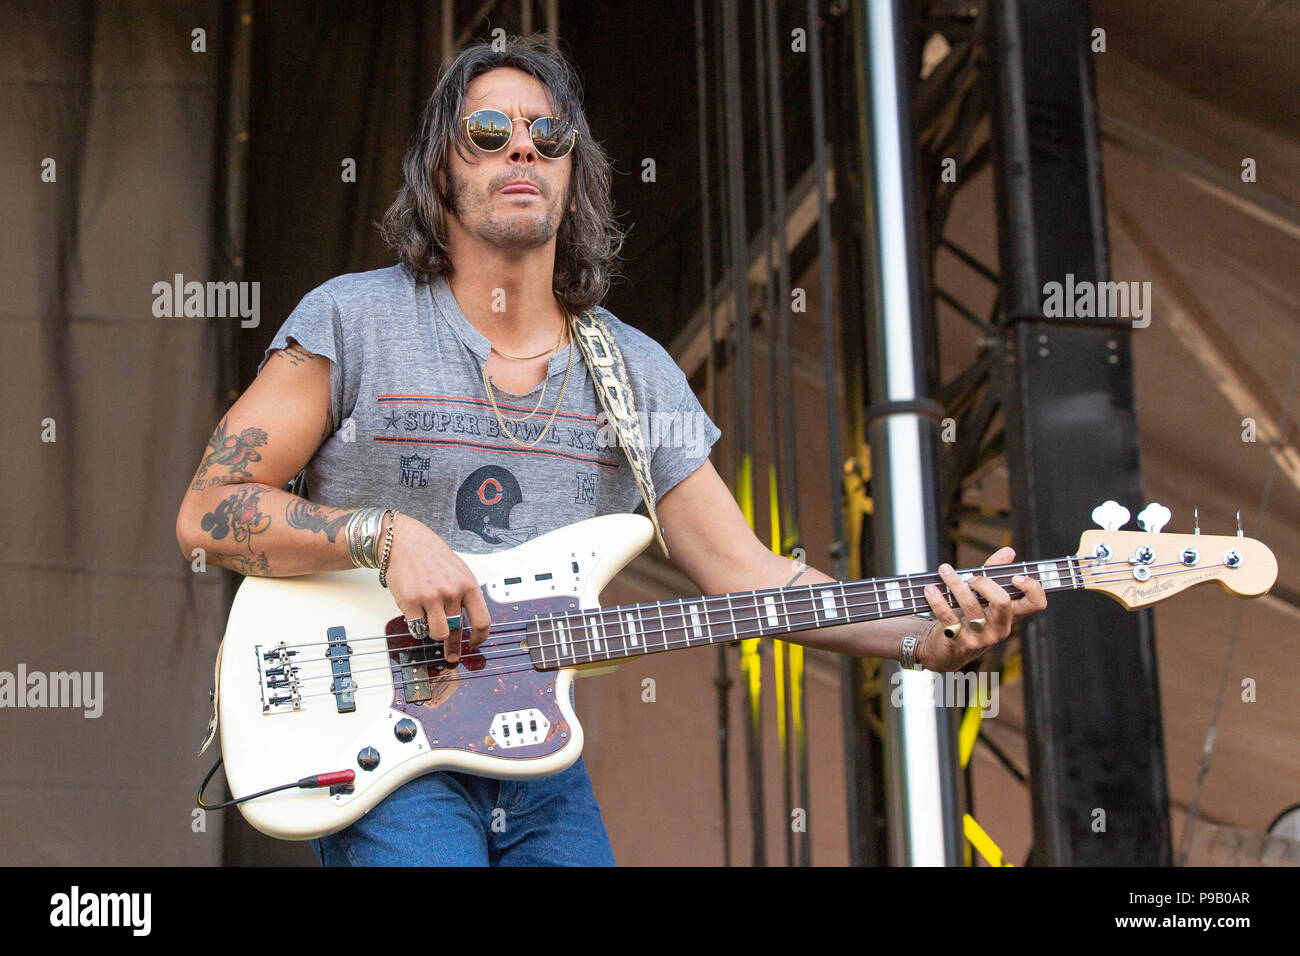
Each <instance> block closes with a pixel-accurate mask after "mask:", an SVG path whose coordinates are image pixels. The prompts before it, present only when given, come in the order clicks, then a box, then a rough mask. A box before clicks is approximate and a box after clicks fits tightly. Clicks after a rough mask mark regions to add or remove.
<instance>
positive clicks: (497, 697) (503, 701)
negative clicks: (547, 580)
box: [384, 589, 578, 760]
mask: <svg viewBox="0 0 1300 956" xmlns="http://www.w3.org/2000/svg"><path fill="white" fill-rule="evenodd" d="M483 600H484V602H485V603H486V604H487V608H488V613H489V615H490V616H491V618H492V627H491V629H490V631H489V632H488V636H487V640H485V641H484V642H483V643H482V644H480V645H479V646H478V647H476V648H475V649H474V650H472V651H471V650H470V649H469V635H470V629H469V628H468V627H465V628H463V629H462V632H461V635H462V636H461V641H462V643H461V657H460V660H458V661H457V662H456V663H455V664H451V665H448V664H447V663H445V662H444V661H443V660H442V645H441V643H440V642H438V641H434V640H432V639H431V640H428V641H420V640H418V639H417V638H415V637H413V636H412V635H411V634H410V633H409V629H408V627H407V624H406V620H405V619H404V618H402V617H400V616H398V617H395V618H393V619H392V620H391V621H389V622H388V625H387V627H386V628H385V632H384V633H385V634H386V635H387V636H388V660H389V669H390V671H391V673H392V675H393V704H392V706H393V709H394V710H398V711H401V712H402V713H404V714H407V715H408V716H410V717H411V718H413V719H414V720H416V721H418V722H419V723H420V725H421V726H423V727H424V732H425V733H426V734H427V735H428V737H429V742H430V744H431V745H432V746H434V747H437V748H439V749H453V750H464V751H468V752H471V753H481V754H486V755H490V756H493V757H498V758H501V759H509V760H530V759H536V758H538V757H545V756H547V755H548V754H551V753H554V752H555V751H557V750H559V749H560V748H561V747H563V746H564V745H565V744H567V743H568V742H569V734H570V728H569V723H568V721H567V720H565V719H564V717H563V715H562V714H561V713H560V708H559V704H558V703H557V701H556V700H555V672H554V671H548V672H543V671H539V670H536V669H535V668H534V667H533V663H532V660H531V658H530V657H529V654H528V651H527V649H525V648H524V647H523V646H522V645H523V643H524V641H525V640H526V638H527V635H526V633H525V630H524V624H525V623H526V622H527V621H529V620H531V619H532V618H533V617H535V616H537V615H539V614H549V613H557V614H558V613H562V612H566V611H573V610H576V609H577V607H578V602H577V601H576V600H575V599H574V598H572V597H554V598H542V599H538V600H534V601H522V602H520V603H518V604H498V603H497V602H496V601H494V600H492V598H490V597H488V595H487V593H486V589H484V594H483ZM462 620H463V621H468V617H467V616H464V613H463V611H462ZM531 708H536V709H537V710H539V711H541V712H542V714H543V715H544V716H545V717H546V719H547V720H548V721H550V725H551V726H550V730H549V732H548V733H547V735H546V739H545V740H543V741H542V742H540V743H536V744H524V745H519V746H515V747H508V748H503V747H499V746H497V745H496V742H495V741H494V740H492V738H491V736H490V733H489V732H490V729H491V726H492V718H493V717H495V716H496V715H497V714H499V713H508V712H511V711H517V710H518V711H522V710H527V709H531Z"/></svg>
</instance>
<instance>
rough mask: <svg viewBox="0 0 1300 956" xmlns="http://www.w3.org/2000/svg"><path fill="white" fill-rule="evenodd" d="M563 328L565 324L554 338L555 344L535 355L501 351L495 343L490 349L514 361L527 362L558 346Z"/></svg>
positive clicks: (546, 353) (562, 336) (554, 349)
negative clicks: (557, 336)
mask: <svg viewBox="0 0 1300 956" xmlns="http://www.w3.org/2000/svg"><path fill="white" fill-rule="evenodd" d="M564 330H565V326H564V325H561V326H560V335H559V338H557V339H556V340H555V344H554V345H552V346H551V347H550V348H549V349H547V350H546V351H544V352H538V353H537V354H536V355H511V354H510V353H509V352H503V351H502V350H501V349H499V348H497V347H496V346H495V345H493V346H492V351H494V352H496V353H497V354H498V355H504V356H505V357H506V358H508V359H514V360H515V361H516V362H527V361H530V360H532V359H535V358H541V357H542V356H543V355H550V354H551V353H552V352H554V351H556V350H557V349H558V348H559V347H560V343H561V342H563V341H564Z"/></svg>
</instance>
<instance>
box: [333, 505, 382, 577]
mask: <svg viewBox="0 0 1300 956" xmlns="http://www.w3.org/2000/svg"><path fill="white" fill-rule="evenodd" d="M383 517H384V509H383V508H358V509H357V510H356V511H354V512H353V513H352V517H351V518H349V519H348V523H347V525H346V526H345V527H344V532H343V533H344V535H345V536H346V537H347V539H348V553H349V554H350V555H351V556H352V563H353V565H355V566H356V567H358V568H377V567H379V553H378V547H377V546H378V544H379V536H380V527H381V525H382V523H383Z"/></svg>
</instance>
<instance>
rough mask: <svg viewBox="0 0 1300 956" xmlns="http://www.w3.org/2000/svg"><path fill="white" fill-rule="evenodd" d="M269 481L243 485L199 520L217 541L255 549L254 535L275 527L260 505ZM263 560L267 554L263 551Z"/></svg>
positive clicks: (249, 549)
mask: <svg viewBox="0 0 1300 956" xmlns="http://www.w3.org/2000/svg"><path fill="white" fill-rule="evenodd" d="M265 490H266V485H239V486H237V487H236V488H235V490H234V491H233V492H232V493H231V494H230V495H228V496H227V497H226V498H225V500H223V501H222V502H221V503H219V504H218V505H217V506H216V507H215V508H213V509H212V510H211V511H209V512H208V513H207V514H205V515H204V516H203V519H202V520H201V521H200V522H199V525H200V527H202V528H203V530H204V531H206V532H208V533H209V534H210V535H212V540H213V541H223V540H225V539H226V538H230V539H231V540H232V541H234V542H236V543H238V544H243V545H246V546H247V547H248V553H249V554H251V555H255V556H256V552H254V551H253V536H254V535H259V534H264V533H265V532H266V530H267V529H268V528H270V527H271V516H270V515H264V514H262V512H261V510H260V509H259V507H258V506H259V505H260V504H261V497H262V492H263V491H265ZM261 558H262V560H263V561H265V560H266V555H265V554H262V555H261Z"/></svg>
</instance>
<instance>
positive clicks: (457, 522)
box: [176, 36, 1046, 865]
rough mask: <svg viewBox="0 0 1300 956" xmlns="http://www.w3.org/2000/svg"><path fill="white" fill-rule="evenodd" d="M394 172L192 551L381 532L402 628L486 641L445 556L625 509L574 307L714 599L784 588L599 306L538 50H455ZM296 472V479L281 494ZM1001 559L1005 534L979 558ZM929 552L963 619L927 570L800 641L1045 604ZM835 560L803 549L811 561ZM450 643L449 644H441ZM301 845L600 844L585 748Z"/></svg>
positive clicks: (777, 570)
mask: <svg viewBox="0 0 1300 956" xmlns="http://www.w3.org/2000/svg"><path fill="white" fill-rule="evenodd" d="M403 174H404V183H403V185H402V187H401V189H400V191H399V192H398V194H397V197H396V199H395V200H394V202H393V204H392V207H391V208H390V209H389V210H388V212H387V214H386V215H385V216H384V219H383V223H382V233H383V236H384V239H385V241H386V242H387V243H388V244H389V246H390V247H391V248H392V250H393V252H394V254H395V255H396V257H397V259H398V260H399V261H398V264H397V265H394V266H392V267H390V268H386V269H378V270H375V271H372V272H364V273H356V274H350V275H343V276H338V277H336V278H334V279H331V280H329V281H328V282H326V283H324V284H323V285H321V286H320V287H318V288H316V289H314V290H312V291H311V292H310V293H308V294H307V295H306V296H305V297H304V298H303V299H302V301H301V302H300V303H299V305H298V307H297V308H296V309H295V310H294V311H293V313H292V314H291V315H290V316H289V318H288V319H287V320H286V321H285V323H284V325H283V326H282V327H281V329H280V330H279V332H278V333H277V335H276V336H275V338H274V339H273V340H272V342H271V345H270V347H269V348H268V349H267V352H266V357H265V359H264V360H263V362H262V365H261V367H260V368H259V370H258V375H257V378H256V379H255V380H254V381H253V383H252V384H251V385H250V386H249V388H248V390H247V391H246V392H245V393H244V394H243V395H242V396H241V397H240V398H239V400H238V401H237V402H236V403H235V404H234V405H233V406H232V407H231V409H230V411H229V412H228V413H227V415H226V416H225V417H224V418H223V419H222V421H221V423H220V424H219V425H218V426H217V428H216V431H215V432H214V434H213V436H212V438H211V440H210V441H209V445H208V451H207V453H206V454H205V456H204V458H203V459H202V461H201V462H200V464H199V467H198V470H197V472H196V474H195V476H194V480H193V483H192V484H191V486H190V490H189V491H188V493H187V494H186V496H185V499H184V501H183V502H182V505H181V509H180V513H179V515H178V517H177V524H176V527H177V539H178V542H179V543H180V545H181V550H182V553H184V554H185V555H187V556H188V555H189V554H190V553H191V551H192V549H193V548H196V547H202V548H204V549H205V550H206V552H207V554H208V560H209V561H211V562H212V563H215V564H218V565H221V566H223V567H227V568H231V569H233V570H236V571H239V572H241V573H243V574H253V575H274V576H283V575H294V574H303V573H307V572H313V571H330V570H340V569H345V568H351V567H354V566H371V565H370V564H367V563H365V559H364V555H365V553H367V552H366V549H361V550H360V551H358V549H357V548H356V547H355V541H356V540H357V537H358V536H360V537H363V538H364V539H365V540H366V541H368V542H371V543H373V541H374V540H375V539H376V535H382V536H386V537H387V538H388V539H390V543H391V544H390V548H389V550H388V561H387V564H386V565H385V566H384V568H383V572H382V573H383V574H384V575H385V576H386V583H387V586H388V587H389V589H390V590H391V592H392V595H393V599H394V602H395V604H396V607H397V609H398V610H400V612H401V613H402V614H403V615H404V616H405V617H406V619H407V620H408V621H410V622H413V623H412V625H411V626H412V629H413V630H414V629H415V628H416V626H417V625H418V626H419V627H421V628H424V629H427V633H428V636H429V638H430V639H432V640H438V641H446V640H447V638H448V637H449V635H450V633H451V626H450V625H449V623H448V619H449V618H452V619H454V618H456V616H457V615H459V614H461V613H462V608H463V609H464V613H465V615H466V616H467V618H468V621H469V623H470V625H472V636H471V639H470V641H469V646H470V648H473V647H477V646H478V644H479V643H481V642H482V641H483V639H484V638H485V637H486V635H487V633H488V628H489V624H490V621H489V618H488V612H487V608H486V605H485V602H484V599H483V595H482V592H481V589H480V585H479V582H478V581H476V580H475V578H474V575H473V574H472V572H471V571H470V570H469V568H468V566H467V565H466V564H465V562H464V561H463V560H462V559H461V558H460V557H459V556H458V552H459V553H483V552H488V551H496V550H501V549H504V548H509V547H513V546H515V545H517V544H519V543H521V542H522V541H525V540H528V539H529V538H532V537H535V536H536V535H538V534H544V533H546V532H548V531H551V530H554V529H556V528H560V527H563V526H565V525H568V524H572V523H573V522H575V521H579V520H582V519H585V518H590V517H595V516H597V515H602V514H610V513H620V512H631V511H635V510H637V509H638V507H640V506H641V494H640V490H639V486H638V484H637V482H636V480H635V477H634V476H633V474H632V473H631V472H632V469H630V468H629V467H627V461H626V459H623V458H622V455H623V451H622V450H621V449H620V448H618V447H616V446H615V447H607V443H606V442H604V441H601V440H599V429H600V426H601V421H602V419H603V412H602V409H601V405H600V403H599V401H598V396H597V395H596V388H595V385H594V383H593V379H592V377H591V375H590V374H589V370H588V368H587V367H586V363H585V361H584V360H583V359H582V357H581V356H580V355H579V354H578V353H579V349H578V348H577V347H576V346H575V344H574V342H573V341H572V335H573V332H572V329H573V323H572V321H571V316H572V315H573V314H574V313H579V312H583V311H584V310H594V311H595V312H596V314H597V315H598V316H599V317H600V319H601V320H602V321H603V322H604V324H605V326H606V327H607V328H608V330H609V331H610V332H611V334H612V335H613V336H614V338H615V340H616V343H617V345H618V347H619V351H620V352H621V353H622V355H623V358H624V361H625V363H626V369H627V375H628V378H629V383H630V387H631V391H632V394H633V397H634V399H635V407H636V408H637V409H638V411H640V412H641V413H642V420H643V421H667V422H669V423H671V429H670V434H669V435H667V436H663V435H659V436H655V435H651V436H649V439H648V456H649V470H650V474H651V477H652V479H653V484H654V489H655V493H656V501H655V505H656V510H657V514H658V519H659V524H660V526H661V527H662V530H663V534H664V536H665V539H666V540H667V541H668V542H669V543H670V544H671V557H672V560H673V561H674V562H675V563H676V565H677V566H678V567H679V568H681V570H682V571H683V572H685V573H686V574H687V575H688V576H689V577H690V578H691V580H692V581H693V582H694V583H695V584H696V585H697V586H698V587H699V588H700V590H701V591H702V593H705V594H721V593H726V592H729V591H737V590H748V589H752V588H769V587H780V586H783V585H785V584H787V583H788V581H789V578H790V561H789V560H788V559H786V558H784V557H782V556H781V555H778V554H774V553H772V552H771V551H769V550H768V549H767V548H766V547H765V546H764V545H763V543H762V542H761V541H759V540H758V539H757V538H756V537H755V535H754V534H753V532H752V530H751V529H750V527H749V525H748V523H747V522H746V520H745V518H744V516H743V515H742V513H741V511H740V509H739V508H738V507H737V505H736V502H735V500H734V499H733V498H732V496H731V494H730V492H729V491H728V490H727V487H726V485H725V484H724V483H723V481H722V479H721V478H720V477H719V476H718V474H717V472H716V471H715V470H714V468H713V465H712V464H711V463H710V461H709V457H708V456H709V449H710V447H711V446H712V445H713V443H714V442H715V441H717V439H718V437H719V435H720V432H719V430H718V428H717V426H716V425H715V424H714V423H713V422H712V421H711V420H710V419H709V417H708V416H707V415H706V414H705V413H704V411H703V409H702V408H701V407H700V404H699V402H698V400H697V399H696V397H695V395H694V393H693V392H692V391H691V389H690V387H689V385H688V383H687V381H686V376H685V375H684V374H683V372H682V371H681V369H679V368H678V367H677V365H676V363H675V362H674V361H673V360H672V358H671V356H669V355H668V354H667V352H666V351H665V350H664V349H663V348H662V346H660V345H659V344H658V343H656V342H655V341H654V340H652V339H651V338H649V337H648V336H646V335H645V334H643V333H641V332H639V331H638V330H636V329H634V328H632V327H631V326H629V325H627V324H625V323H623V322H621V321H619V320H618V319H617V318H616V317H615V316H613V315H612V314H611V313H609V312H608V311H607V310H605V309H604V308H602V307H601V306H600V303H601V301H602V300H603V299H604V298H605V295H606V293H607V292H608V289H609V283H610V279H611V277H612V276H613V275H614V274H615V271H616V267H617V261H618V253H619V250H620V248H621V246H622V242H623V234H622V232H621V230H620V228H619V226H618V224H617V222H616V220H615V218H614V215H613V205H612V201H611V196H610V186H611V174H610V162H609V159H608V157H607V156H606V155H605V153H604V151H603V150H602V148H601V147H600V145H599V143H598V142H597V141H596V139H595V137H594V136H593V135H592V132H591V130H590V128H589V127H588V125H587V119H586V115H585V113H584V111H583V106H582V102H581V96H580V91H579V88H578V82H577V77H576V73H575V71H574V69H573V68H572V66H571V65H570V64H569V63H568V62H567V60H566V59H565V57H564V56H563V55H561V53H560V52H559V51H558V50H557V49H556V48H555V47H554V45H553V44H551V43H550V42H549V41H547V40H546V39H545V38H543V37H541V36H533V37H510V38H507V39H506V40H505V41H504V42H503V43H493V42H482V43H476V44H474V45H472V46H470V47H468V48H466V49H465V50H464V51H462V52H461V53H460V54H459V55H458V56H457V57H456V58H455V60H454V61H453V62H452V63H451V64H450V65H449V66H448V67H447V69H446V71H445V72H444V73H443V75H442V77H441V78H440V79H439V82H438V84H437V87H436V89H435V90H434V92H433V95H432V96H431V97H430V99H429V102H428V104H427V106H426V107H425V109H424V112H423V115H422V117H421V119H420V125H419V129H418V130H417V132H416V134H415V135H414V137H413V138H412V140H411V143H410V146H409V149H408V150H407V153H406V156H405V158H404V160H403ZM575 356H578V357H577V358H576V359H575ZM304 467H305V471H306V479H307V487H308V490H309V492H310V494H311V499H312V500H310V501H309V500H307V499H306V498H304V497H300V496H298V495H295V494H291V493H289V492H288V491H284V490H281V489H282V488H284V486H285V485H286V484H287V483H288V482H289V481H290V480H291V479H292V478H294V476H295V475H297V474H298V473H299V472H300V470H303V469H304ZM1012 556H1013V553H1012V552H1011V549H1009V548H1003V549H1001V550H1000V551H998V552H997V553H995V554H994V555H993V556H992V557H991V558H990V559H989V561H988V562H987V563H988V564H1000V563H1006V562H1008V561H1010V560H1011V557H1012ZM945 569H946V570H945ZM940 574H941V576H943V578H944V580H945V582H946V583H947V585H948V587H949V589H950V591H951V593H952V595H953V596H954V597H955V598H956V599H957V600H958V603H959V605H960V609H961V611H962V612H963V613H964V615H965V616H966V618H968V619H970V620H971V621H972V622H974V621H978V622H979V625H976V626H972V627H967V628H962V629H961V630H959V631H957V634H956V637H953V638H947V637H945V636H944V635H943V634H940V633H939V630H940V629H941V628H943V627H944V626H945V625H952V626H956V625H957V624H958V622H959V616H958V612H957V610H955V609H953V608H951V607H949V605H948V603H947V601H946V600H945V599H944V598H943V597H941V596H940V595H939V594H938V592H937V590H934V589H933V588H931V590H928V591H927V595H926V596H927V599H928V601H929V603H930V606H931V608H932V609H933V611H934V615H935V619H934V620H926V619H923V618H921V617H905V618H893V619H890V620H886V621H877V622H871V623H869V624H845V625H840V626H837V627H830V628H824V629H821V630H817V631H805V632H802V633H800V634H797V635H794V636H793V639H796V640H798V641H799V642H800V643H803V644H807V645H809V646H813V647H820V648H825V649H829V650H835V651H839V652H842V653H849V654H855V655H859V656H874V657H882V658H889V659H892V660H908V661H909V663H910V661H911V659H912V658H914V659H915V662H916V663H917V664H919V665H924V666H926V667H928V668H930V669H932V670H955V669H957V668H959V667H961V666H962V665H963V664H965V663H966V662H968V661H970V660H972V659H974V658H975V657H978V656H979V655H980V654H982V653H983V652H984V650H985V649H987V648H988V647H989V646H991V645H992V644H994V643H996V642H997V641H1000V640H1003V639H1005V638H1006V637H1007V636H1008V634H1009V633H1010V631H1011V626H1012V624H1013V623H1014V622H1015V620H1017V619H1019V618H1020V617H1023V616H1025V615H1026V614H1030V613H1033V612H1035V611H1037V610H1040V609H1041V608H1042V607H1045V606H1046V598H1045V596H1044V594H1043V591H1042V588H1041V586H1040V585H1039V584H1038V583H1037V582H1036V581H1033V580H1032V579H1027V580H1026V581H1025V582H1024V583H1020V582H1017V585H1018V586H1019V587H1020V588H1021V590H1022V591H1023V592H1024V596H1023V597H1020V598H1017V599H1015V600H1014V601H1013V600H1012V599H1011V598H1010V597H1009V595H1008V594H1007V593H1006V592H1005V591H1004V590H1003V588H1002V587H1001V586H1000V585H998V584H997V583H995V582H993V581H991V580H990V579H988V578H984V577H979V578H974V579H973V580H971V581H969V582H965V581H962V580H961V578H960V577H959V576H958V575H957V574H956V573H955V572H953V570H952V569H951V568H948V567H947V566H946V565H945V566H944V567H943V568H941V569H940ZM832 580H833V579H832V578H831V577H829V576H828V575H825V574H823V573H821V572H819V571H817V570H816V569H813V568H808V569H807V570H806V571H805V572H804V575H803V577H802V578H801V583H807V584H814V583H819V582H830V581H832ZM977 592H978V594H980V595H983V596H984V597H985V598H986V599H987V600H988V602H989V603H988V606H987V607H986V608H981V606H980V604H979V600H978V597H977V596H976V593H977ZM980 626H982V629H980V630H978V631H977V630H976V627H980ZM458 643H459V642H457V641H451V642H449V643H447V644H446V645H445V654H446V657H447V658H448V660H450V661H455V660H457V659H458V658H459V656H460V653H461V648H460V647H458V646H457V645H458ZM502 814H504V815H505V816H506V817H507V819H508V823H507V825H506V826H504V827H502V826H497V825H495V824H496V823H497V822H498V821H499V820H500V818H501V815H502ZM313 847H314V848H315V850H316V853H317V856H318V858H319V859H320V860H321V862H322V863H324V864H326V865H333V864H344V865H349V864H351V865H367V864H425V865H448V864H488V863H491V864H510V865H520V864H524V865H527V864H585V865H600V864H612V863H613V853H612V851H611V849H610V844H609V839H608V837H607V835H606V832H605V827H604V824H603V821H602V819H601V815H600V809H599V807H598V805H597V803H596V800H595V797H594V795H593V793H592V787H591V782H590V780H589V778H588V776H587V772H586V769H585V767H584V765H583V762H582V760H581V758H579V760H578V761H577V762H576V763H574V764H573V765H572V766H571V767H570V768H569V769H568V770H565V771H563V772H562V773H559V774H557V775H555V776H552V777H547V778H541V779H531V780H513V781H497V780H489V779H486V778H481V777H476V776H472V775H468V774H462V773H456V772H451V771H436V772H433V773H429V774H425V775H424V776H420V777H417V778H415V779H413V780H411V781H410V782H408V783H406V784H405V785H403V786H401V787H399V788H398V789H397V790H395V791H394V792H393V793H391V794H390V795H389V796H388V797H387V798H386V799H385V800H383V801H382V802H380V803H379V804H378V805H377V806H376V807H375V808H374V809H372V810H371V811H370V812H369V813H368V814H366V815H365V816H363V817H362V818H361V819H359V820H358V821H356V822H355V823H354V824H352V825H351V826H350V827H348V828H347V829H345V830H342V831H340V832H338V833H334V834H331V835H329V836H326V837H323V838H321V839H318V840H314V841H313Z"/></svg>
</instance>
